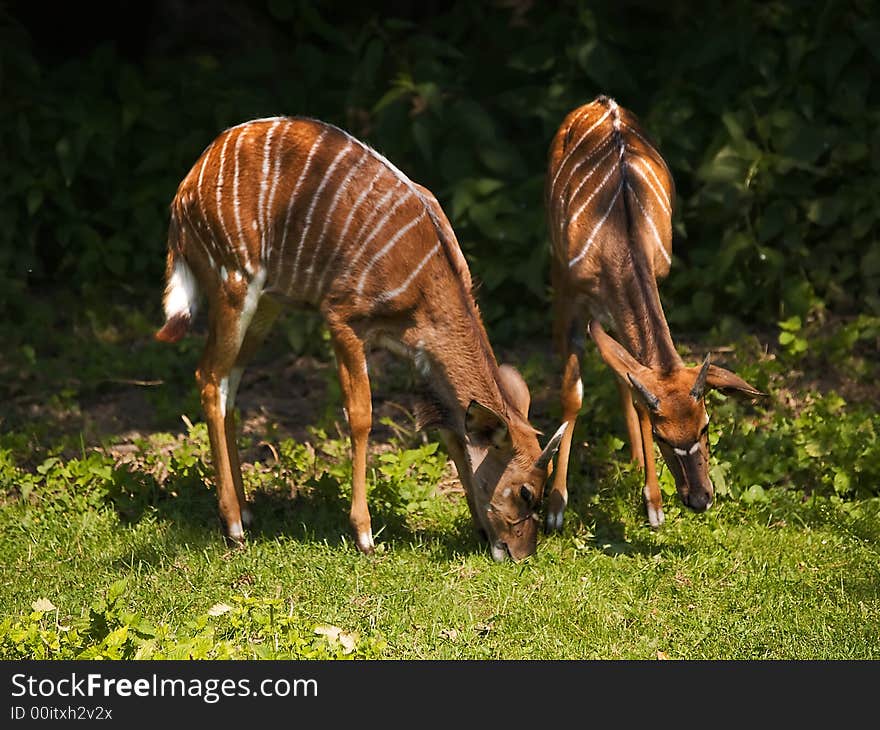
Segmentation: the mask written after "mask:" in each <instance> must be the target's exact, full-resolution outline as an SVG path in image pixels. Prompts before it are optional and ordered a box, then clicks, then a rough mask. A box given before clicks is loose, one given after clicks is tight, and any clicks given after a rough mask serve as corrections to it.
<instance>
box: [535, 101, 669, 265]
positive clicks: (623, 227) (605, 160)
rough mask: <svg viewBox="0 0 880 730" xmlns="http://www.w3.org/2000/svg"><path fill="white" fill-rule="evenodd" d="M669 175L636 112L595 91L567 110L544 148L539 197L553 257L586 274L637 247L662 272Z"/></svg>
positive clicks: (666, 252)
mask: <svg viewBox="0 0 880 730" xmlns="http://www.w3.org/2000/svg"><path fill="white" fill-rule="evenodd" d="M674 194H675V193H674V185H673V181H672V176H671V175H670V173H669V169H668V168H667V166H666V163H665V161H664V160H663V158H662V157H661V155H660V153H659V152H657V150H656V149H655V147H654V145H653V144H652V143H651V142H650V141H649V139H648V136H647V134H646V133H645V132H644V131H643V130H642V128H641V126H640V124H639V122H638V120H637V119H636V117H635V115H634V114H632V113H631V112H629V111H628V110H626V109H624V108H622V107H620V106H618V105H617V104H616V103H615V102H614V101H613V100H612V99H609V98H608V97H605V96H600V97H598V98H596V99H595V100H594V101H592V102H590V103H589V104H585V105H584V106H582V107H579V108H578V109H575V110H574V111H573V112H571V113H570V114H569V115H568V116H567V117H566V118H565V120H564V121H563V123H562V125H561V126H560V128H559V130H558V131H557V133H556V135H555V137H554V139H553V142H552V144H551V147H550V160H549V168H548V174H547V181H546V187H545V203H546V209H547V211H548V216H549V226H550V235H551V243H552V248H553V255H554V259H555V260H556V262H557V265H559V266H560V267H561V268H563V269H566V268H567V269H568V270H569V271H570V272H571V274H572V275H573V276H576V277H577V278H580V279H589V278H594V277H595V276H597V275H598V274H599V273H600V272H601V270H602V269H603V268H605V267H612V266H613V267H614V268H615V269H617V268H620V267H621V266H627V265H628V264H627V259H628V258H631V257H632V255H633V254H636V253H637V252H636V250H635V249H636V248H639V249H640V250H641V251H643V252H644V253H645V257H641V256H636V258H638V259H641V260H646V261H647V265H648V266H649V268H650V271H651V273H653V275H654V277H663V276H665V275H666V274H667V273H668V271H669V265H670V262H671V259H670V254H671V251H672V207H673V201H674Z"/></svg>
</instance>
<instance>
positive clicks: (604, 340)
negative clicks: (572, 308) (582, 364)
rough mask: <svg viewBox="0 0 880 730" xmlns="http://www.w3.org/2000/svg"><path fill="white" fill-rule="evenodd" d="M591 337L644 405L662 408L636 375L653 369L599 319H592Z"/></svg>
mask: <svg viewBox="0 0 880 730" xmlns="http://www.w3.org/2000/svg"><path fill="white" fill-rule="evenodd" d="M587 331H588V332H589V333H590V337H592V338H593V342H595V343H596V347H598V348H599V354H600V355H601V356H602V359H603V360H604V361H605V363H606V364H607V365H608V367H610V368H611V369H612V370H613V371H614V372H615V374H616V375H617V377H618V378H620V379H621V380H623V382H625V383H626V382H628V383H629V385H630V388H632V391H633V394H634V395H635V396H636V397H637V398H638V399H639V401H640V402H641V403H642V404H644V406H645V407H646V408H648V409H650V410H652V411H655V412H656V411H657V410H659V408H660V401H659V399H658V398H657V396H656V395H654V394H653V393H652V392H651V391H650V390H648V388H647V387H646V386H645V384H644V383H643V382H642V381H641V380H639V379H638V378H637V377H636V373H638V374H639V375H641V376H644V375H648V374H650V373H651V369H650V368H647V367H645V366H644V365H642V364H641V363H640V362H639V361H638V360H636V359H635V358H634V357H633V356H632V355H630V354H629V352H627V349H626V348H625V347H624V346H623V345H621V344H620V343H619V342H618V341H617V340H615V339H614V338H613V337H612V336H611V335H609V334H607V333H606V332H605V330H604V329H603V328H602V325H601V324H599V322H598V320H595V319H594V320H592V321H591V322H590V324H589V326H588V327H587Z"/></svg>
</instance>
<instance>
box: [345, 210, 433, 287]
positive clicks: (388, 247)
mask: <svg viewBox="0 0 880 730" xmlns="http://www.w3.org/2000/svg"><path fill="white" fill-rule="evenodd" d="M408 197H409V195H407V196H405V197H404V198H401V200H405V199H406V198H408ZM398 204H399V202H398ZM395 207H396V206H395ZM426 215H427V211H422V212H421V213H419V214H418V215H417V216H416V217H415V218H413V219H412V220H411V221H410V222H409V223H407V224H406V225H405V226H404V227H403V228H401V229H400V230H399V231H398V232H397V233H395V234H394V235H393V236H392V237H391V240H389V241H388V243H386V244H385V245H384V246H382V248H380V249H379V250H378V251H377V252H376V254H375V255H374V256H373V258H372V259H370V263H368V264H367V265H366V267H365V268H364V270H363V271H362V272H361V278H360V280H359V281H358V286H357V293H358V294H363V293H364V285H365V284H366V282H367V274H369V273H370V269H372V268H373V266H375V264H376V262H377V261H378V260H379V259H381V258H382V257H383V256H384V255H385V254H387V253H388V252H389V251H390V250H391V249H392V248H394V246H395V244H396V243H397V242H398V241H399V240H400V239H401V238H403V236H405V235H406V234H407V233H408V232H409V231H410V230H412V228H413V226H415V225H417V224H418V223H420V222H421V221H422V220H423V219H424V217H425V216H426ZM362 250H363V249H362Z"/></svg>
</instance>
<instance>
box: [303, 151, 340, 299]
mask: <svg viewBox="0 0 880 730" xmlns="http://www.w3.org/2000/svg"><path fill="white" fill-rule="evenodd" d="M350 149H351V142H350V141H349V142H346V143H345V147H343V148H342V149H341V150H339V152H337V153H336V157H334V158H333V162H331V163H330V167H328V168H327V169H326V170H325V171H324V179H323V180H321V184H320V185H318V188H317V190H315V192H314V193H313V194H312V200H311V202H310V203H309V209H308V211H306V219H305V223H304V224H303V227H302V231H301V232H300V234H299V243H298V244H297V247H296V257H295V258H294V259H293V269H292V270H291V272H290V279H289V280H288V284H287V293H288V294H289V293H290V290H291V288H292V287H293V283H294V282H295V281H296V278H297V275H298V274H299V257H300V256H301V255H302V250H303V245H304V244H305V242H306V239H307V238H308V236H309V230H310V229H311V227H312V216H313V215H314V213H315V207H316V206H317V205H318V201H319V200H320V199H321V194H322V193H323V192H324V188H325V187H327V184H328V183H329V182H330V180H331V178H332V177H333V173H334V172H335V171H336V168H337V167H338V166H339V162H340V161H341V160H342V158H343V157H345V155H347V154H348V151H349V150H350Z"/></svg>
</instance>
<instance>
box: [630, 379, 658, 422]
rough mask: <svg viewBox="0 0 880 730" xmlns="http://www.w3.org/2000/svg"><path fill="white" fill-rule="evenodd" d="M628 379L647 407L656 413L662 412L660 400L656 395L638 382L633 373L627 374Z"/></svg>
mask: <svg viewBox="0 0 880 730" xmlns="http://www.w3.org/2000/svg"><path fill="white" fill-rule="evenodd" d="M626 377H627V378H629V382H630V385H632V387H633V388H635V389H636V390H637V391H638V392H639V395H640V396H641V398H642V400H643V401H644V403H645V405H646V406H648V408H650V409H651V410H652V411H654V413H656V412H657V411H659V410H660V399H659V398H658V397H657V396H656V395H654V394H653V393H652V392H651V391H650V390H648V389H647V388H646V387H645V386H644V385H643V384H642V382H641V381H640V380H638V379H637V378H636V377H635V376H634V375H633V374H632V373H627V374H626Z"/></svg>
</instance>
